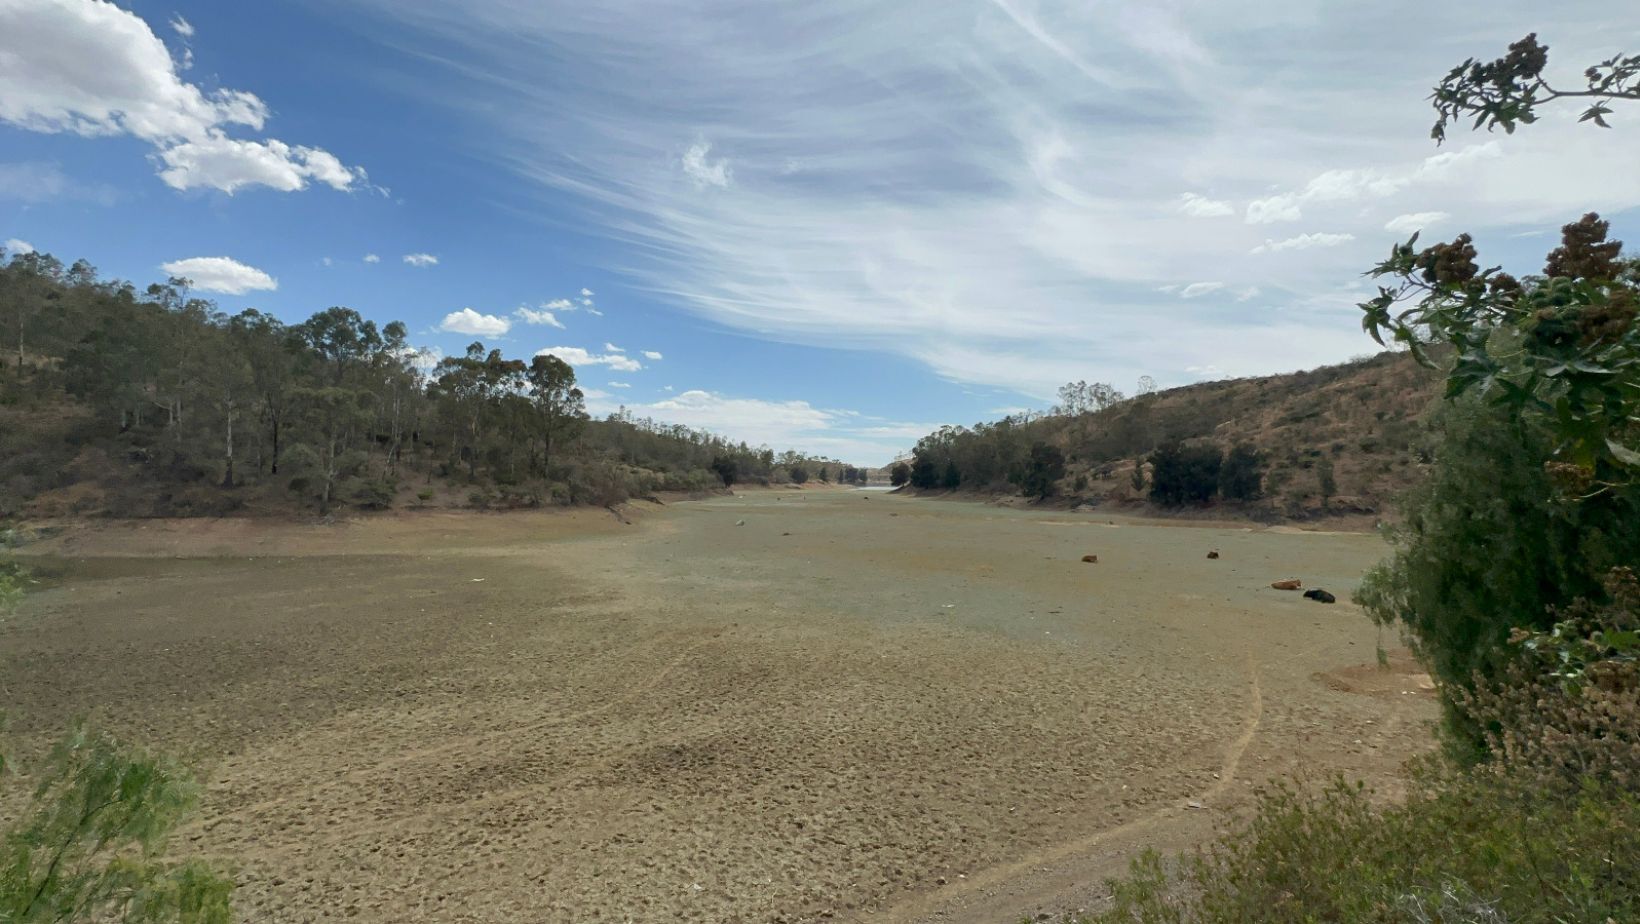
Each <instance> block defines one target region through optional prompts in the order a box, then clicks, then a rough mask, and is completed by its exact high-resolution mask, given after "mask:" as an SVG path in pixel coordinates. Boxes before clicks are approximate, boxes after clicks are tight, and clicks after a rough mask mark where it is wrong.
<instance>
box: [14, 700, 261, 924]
mask: <svg viewBox="0 0 1640 924" xmlns="http://www.w3.org/2000/svg"><path fill="white" fill-rule="evenodd" d="M3 766H4V765H3V762H0V768H3ZM39 777H40V783H39V784H38V786H37V787H36V789H35V793H34V799H33V801H32V803H31V804H30V806H29V808H28V809H27V811H25V812H24V813H23V814H22V815H21V816H20V817H18V818H16V819H14V820H10V821H9V822H8V825H7V827H6V828H5V830H4V832H3V834H0V838H3V844H4V855H3V856H0V922H4V924H45V922H53V924H56V922H87V924H89V922H94V921H123V922H129V924H172V922H174V924H226V922H228V921H230V920H232V911H231V906H230V898H231V895H232V893H233V882H232V880H230V879H228V878H227V877H226V876H223V875H222V874H220V873H219V872H217V871H215V870H213V869H212V868H211V867H210V866H209V865H207V864H205V863H203V862H201V861H197V860H193V861H186V862H182V863H172V862H168V861H166V859H165V848H166V841H167V839H168V838H169V836H170V835H171V833H172V832H173V831H174V830H175V828H176V826H177V824H178V823H179V822H180V821H181V820H182V819H183V818H184V817H186V816H187V814H188V813H189V812H190V811H191V810H192V808H193V806H194V803H195V801H196V798H197V795H198V786H197V785H196V784H195V783H194V782H193V781H192V780H191V779H190V778H189V776H188V775H187V774H186V773H185V772H184V771H182V770H181V769H180V768H178V767H177V766H175V765H174V764H172V763H170V762H168V761H165V760H162V759H159V758H154V757H150V756H148V755H146V754H143V753H141V752H139V751H134V750H131V749H129V748H126V747H123V746H122V745H120V743H119V742H117V741H115V740H114V739H113V738H110V737H108V736H107V735H103V734H98V733H96V732H93V731H90V730H88V729H86V728H84V727H78V728H75V729H74V730H73V731H72V732H71V733H70V734H69V736H68V737H67V738H66V739H64V741H63V742H62V743H61V744H59V745H58V746H57V747H56V749H55V750H54V751H53V752H52V754H51V756H50V758H49V760H48V762H47V764H46V766H45V767H44V768H42V772H41V773H40V775H39Z"/></svg>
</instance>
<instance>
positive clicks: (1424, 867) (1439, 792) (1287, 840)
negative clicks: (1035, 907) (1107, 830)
mask: <svg viewBox="0 0 1640 924" xmlns="http://www.w3.org/2000/svg"><path fill="white" fill-rule="evenodd" d="M1111 891H1112V906H1111V907H1110V908H1109V909H1108V910H1106V911H1104V912H1102V913H1099V914H1096V915H1094V916H1092V917H1089V918H1085V919H1083V920H1084V921H1085V922H1088V924H1118V922H1123V924H1126V922H1145V924H1150V922H1155V924H1163V922H1167V924H1177V922H1194V924H1220V922H1222V924H1244V922H1250V921H1258V922H1268V924H1283V922H1291V924H1310V922H1318V921H1349V922H1352V924H1373V922H1382V924H1392V922H1393V924H1401V922H1409V921H1420V920H1422V921H1449V922H1488V921H1498V922H1510V924H1551V922H1566V921H1593V922H1599V921H1632V920H1636V919H1637V916H1640V799H1637V798H1636V796H1635V795H1634V794H1633V793H1631V792H1627V791H1623V790H1620V789H1616V788H1598V787H1588V788H1582V789H1573V790H1567V791H1555V792H1552V793H1550V792H1545V791H1543V790H1542V789H1541V788H1539V787H1537V786H1536V785H1534V784H1533V782H1532V781H1531V780H1529V779H1523V778H1521V777H1518V776H1515V775H1512V774H1508V773H1493V772H1473V773H1467V774H1458V775H1451V774H1449V773H1446V772H1443V771H1442V770H1440V769H1438V768H1436V767H1435V766H1433V765H1432V766H1428V767H1425V768H1423V769H1422V770H1421V771H1420V773H1419V775H1418V776H1417V778H1416V780H1415V785H1414V790H1413V792H1412V795H1411V796H1410V797H1409V798H1408V800H1407V801H1406V803H1405V804H1402V805H1397V806H1392V807H1388V808H1382V809H1380V808H1378V807H1376V806H1375V805H1374V800H1373V799H1372V798H1371V794H1370V793H1369V792H1367V791H1365V790H1363V789H1362V788H1361V787H1360V786H1359V785H1350V784H1348V783H1345V782H1344V781H1342V780H1340V781H1336V782H1334V783H1333V784H1331V785H1329V786H1326V787H1323V788H1319V789H1303V788H1295V787H1291V786H1286V785H1281V786H1277V787H1275V788H1273V789H1269V790H1265V791H1263V792H1261V793H1260V795H1259V798H1258V802H1257V805H1256V808H1255V811H1254V814H1253V816H1252V818H1251V820H1250V821H1249V822H1248V823H1247V824H1246V825H1245V826H1243V827H1241V828H1238V829H1237V830H1235V831H1234V832H1233V833H1231V834H1229V835H1227V836H1226V837H1225V838H1223V839H1222V840H1220V841H1219V842H1218V843H1216V844H1215V845H1213V846H1212V847H1210V848H1208V849H1206V850H1205V851H1202V852H1199V853H1197V854H1194V855H1191V856H1187V857H1185V858H1182V859H1181V860H1179V861H1178V862H1176V863H1171V864H1170V863H1168V862H1166V861H1164V860H1163V859H1162V858H1161V857H1160V856H1159V855H1157V854H1155V853H1147V854H1145V855H1144V856H1142V857H1141V858H1140V859H1139V860H1137V861H1136V862H1135V863H1134V865H1133V868H1132V870H1131V872H1130V873H1129V875H1128V876H1127V877H1126V878H1124V879H1121V880H1117V881H1115V882H1112V883H1111ZM1437 914H1438V915H1440V916H1436V915H1437Z"/></svg>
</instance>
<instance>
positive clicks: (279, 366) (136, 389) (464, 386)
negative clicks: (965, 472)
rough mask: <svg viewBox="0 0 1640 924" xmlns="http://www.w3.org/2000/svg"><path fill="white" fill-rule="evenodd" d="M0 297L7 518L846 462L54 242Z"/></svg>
mask: <svg viewBox="0 0 1640 924" xmlns="http://www.w3.org/2000/svg"><path fill="white" fill-rule="evenodd" d="M0 308H3V309H4V310H0V342H3V343H4V344H5V346H6V350H5V352H4V353H3V354H0V516H5V515H18V514H24V513H27V514H31V515H57V514H105V515H113V516H156V515H158V516H166V515H183V516H186V515H219V514H226V513H235V512H241V513H258V512H271V513H279V512H287V511H291V510H299V509H310V510H315V511H318V512H320V513H328V512H330V511H331V510H333V509H337V508H349V509H354V510H378V509H383V508H386V507H391V506H395V505H397V504H399V503H401V501H402V502H413V499H419V502H420V504H421V505H423V506H425V505H428V504H429V502H431V501H434V500H435V499H437V498H441V497H442V498H445V499H456V500H455V502H457V503H459V502H460V501H461V500H467V501H469V502H470V503H472V504H473V505H475V506H481V507H491V508H505V507H518V506H539V505H544V504H585V503H596V504H609V503H618V502H620V501H622V500H625V499H626V498H627V497H630V496H646V495H651V494H653V493H654V492H655V491H665V490H679V491H703V490H710V489H714V488H716V487H717V486H718V485H719V483H721V482H724V481H727V480H729V479H725V478H724V476H723V472H724V470H725V469H724V468H721V467H720V468H714V467H713V466H714V463H715V462H721V463H722V465H723V466H728V467H729V468H728V470H729V471H731V472H732V475H731V477H732V480H733V481H736V482H741V483H745V482H761V483H767V482H768V481H770V480H771V479H773V478H776V477H779V476H780V472H781V471H789V470H790V469H791V467H792V466H793V465H808V466H811V467H812V466H815V465H818V464H822V463H829V464H831V465H836V463H835V462H832V461H831V460H809V459H805V458H802V457H800V456H797V455H796V454H794V453H786V454H784V455H781V456H779V457H777V456H776V454H775V453H774V451H772V450H770V449H767V448H764V447H759V448H753V447H750V446H747V445H746V444H744V443H731V442H729V441H727V440H724V439H722V438H719V437H717V436H713V435H712V434H709V433H704V432H701V431H695V430H690V429H688V428H685V427H677V426H670V425H666V424H660V423H656V422H654V421H651V420H644V419H637V418H635V417H633V416H632V415H630V414H628V413H626V412H624V411H622V412H617V413H614V414H610V415H608V416H607V417H605V418H603V419H592V418H590V417H589V415H588V414H587V412H586V409H585V400H584V396H583V394H582V392H581V390H580V389H579V388H578V387H577V385H576V379H575V371H574V370H573V369H572V368H570V366H569V365H568V364H566V363H564V362H562V361H561V360H559V359H557V358H556V357H552V356H535V357H531V358H530V359H529V360H528V361H525V360H520V359H509V358H507V357H506V356H504V355H503V354H502V353H501V352H500V351H499V350H492V349H486V348H485V346H484V345H483V344H482V343H474V344H472V345H471V346H469V347H468V348H467V349H466V351H465V352H464V353H463V354H461V355H458V356H450V357H443V358H439V357H436V356H428V355H422V354H418V353H416V352H415V351H414V350H412V349H411V348H410V347H409V345H408V343H407V342H406V336H407V330H406V328H405V327H404V325H403V324H400V323H397V322H394V323H390V324H386V325H384V326H381V327H378V326H377V325H376V324H375V323H374V322H372V321H369V320H366V319H365V318H363V317H361V316H360V315H359V313H358V312H356V311H353V310H352V309H349V308H342V307H334V308H328V309H326V310H324V311H320V312H318V313H316V314H314V315H313V316H312V317H310V318H308V319H307V320H306V321H303V322H301V323H299V324H289V325H287V324H284V323H282V322H281V321H279V320H278V319H276V318H273V317H271V316H269V315H267V314H264V313H262V312H259V311H256V310H246V311H243V312H241V313H239V314H237V315H233V316H231V317H230V316H228V315H225V314H223V313H221V312H219V311H218V310H217V309H216V306H215V305H214V304H213V303H212V302H210V301H208V300H205V299H201V298H196V297H194V296H193V295H192V294H191V292H190V291H189V284H188V281H187V280H185V279H170V280H168V281H167V282H165V283H163V284H156V285H152V286H149V287H148V288H147V289H146V290H144V291H143V292H140V293H139V292H138V291H137V290H136V288H135V287H133V286H132V285H131V284H129V283H125V282H119V281H110V280H103V279H101V278H99V277H98V274H97V271H96V269H95V268H94V267H92V266H91V265H90V264H89V263H87V262H85V261H83V260H82V261H79V262H76V263H74V264H73V265H72V266H69V267H66V268H65V267H64V266H63V265H62V263H61V262H60V261H58V260H57V259H55V258H53V257H52V256H50V255H49V254H40V253H27V254H17V255H13V256H12V257H11V258H10V260H9V261H4V255H3V254H0ZM435 359H436V360H437V362H433V360H435ZM435 484H436V485H438V486H439V487H442V488H443V489H444V490H443V491H434V493H433V494H430V495H428V496H426V497H422V496H421V495H422V493H424V492H425V491H427V490H429V489H431V488H433V486H434V485H435ZM442 502H443V501H440V503H442Z"/></svg>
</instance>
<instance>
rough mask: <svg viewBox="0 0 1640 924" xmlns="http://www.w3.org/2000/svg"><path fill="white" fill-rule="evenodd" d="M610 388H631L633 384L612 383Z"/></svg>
mask: <svg viewBox="0 0 1640 924" xmlns="http://www.w3.org/2000/svg"><path fill="white" fill-rule="evenodd" d="M609 387H610V388H631V387H632V383H631V382H610V383H609Z"/></svg>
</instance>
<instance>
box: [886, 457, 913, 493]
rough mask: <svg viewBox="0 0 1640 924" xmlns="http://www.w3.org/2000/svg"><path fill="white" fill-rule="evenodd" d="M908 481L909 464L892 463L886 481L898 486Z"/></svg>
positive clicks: (909, 479)
mask: <svg viewBox="0 0 1640 924" xmlns="http://www.w3.org/2000/svg"><path fill="white" fill-rule="evenodd" d="M910 481H911V466H909V465H907V464H905V463H904V462H896V463H894V467H893V468H891V469H889V472H888V483H889V484H891V485H893V486H894V487H896V488H898V487H900V486H901V485H904V484H907V483H909V482H910Z"/></svg>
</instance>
